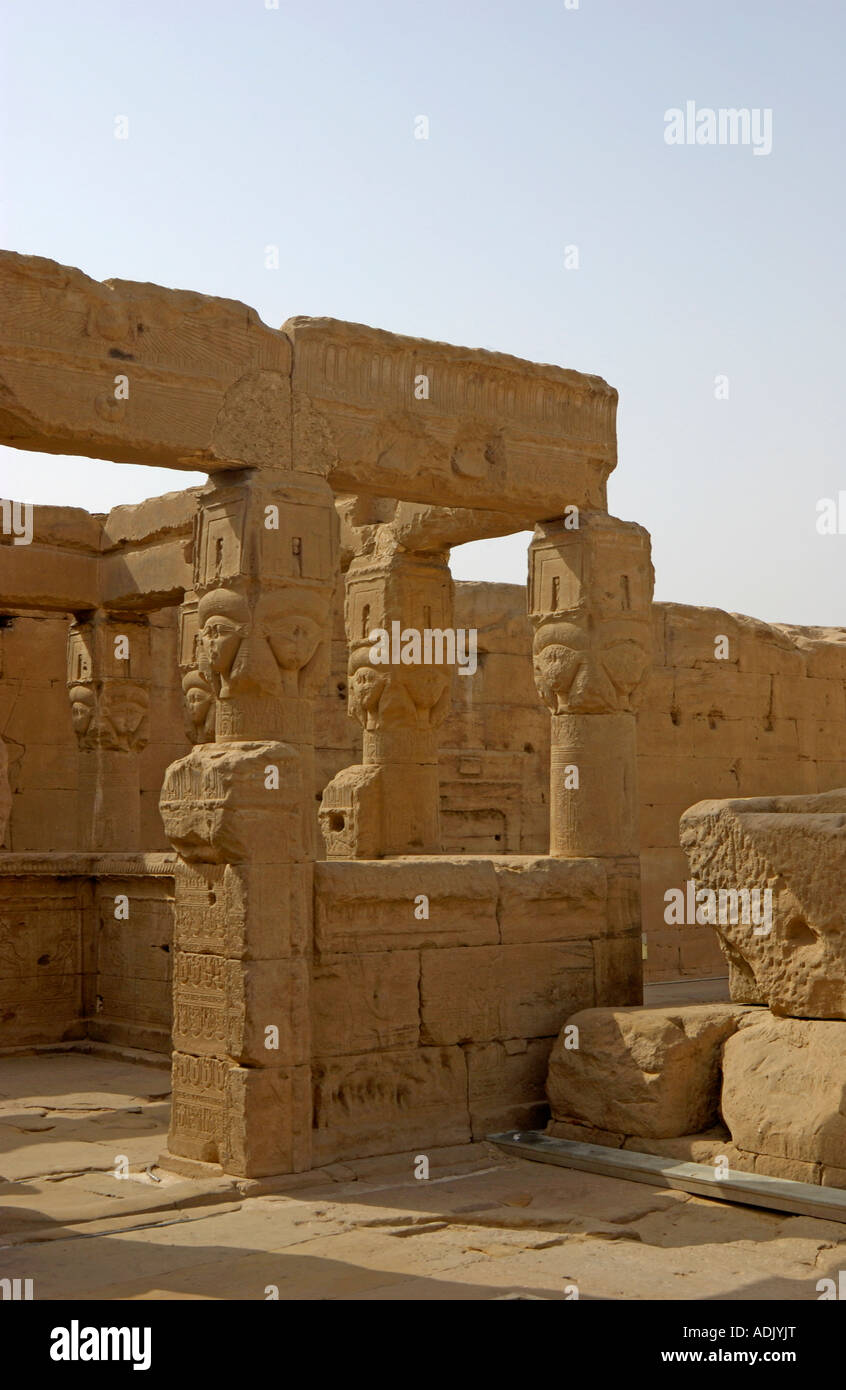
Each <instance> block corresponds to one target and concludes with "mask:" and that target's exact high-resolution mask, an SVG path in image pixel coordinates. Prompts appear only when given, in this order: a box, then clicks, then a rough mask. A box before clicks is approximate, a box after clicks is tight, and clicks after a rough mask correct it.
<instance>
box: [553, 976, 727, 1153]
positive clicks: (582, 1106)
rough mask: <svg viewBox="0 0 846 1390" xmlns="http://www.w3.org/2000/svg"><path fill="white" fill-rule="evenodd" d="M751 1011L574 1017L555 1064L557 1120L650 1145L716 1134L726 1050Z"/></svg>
mask: <svg viewBox="0 0 846 1390" xmlns="http://www.w3.org/2000/svg"><path fill="white" fill-rule="evenodd" d="M747 1012H748V1011H747V1010H745V1009H743V1008H738V1007H737V1006H736V1005H731V1004H688V1005H686V1006H684V1007H682V1008H665V1009H653V1008H647V1009H637V1008H631V1009H629V1008H626V1009H585V1010H583V1011H582V1012H580V1013H577V1014H574V1015H573V1016H572V1017H570V1018H568V1019H567V1026H566V1027H565V1029H564V1030H563V1031H562V1033H561V1035H560V1036H559V1038H558V1041H557V1042H556V1044H555V1046H554V1048H553V1050H552V1056H551V1057H550V1062H549V1077H548V1080H547V1094H548V1096H549V1103H550V1105H551V1107H552V1115H553V1119H555V1120H559V1121H574V1120H575V1121H577V1122H580V1123H583V1124H589V1125H593V1126H594V1127H595V1128H597V1129H603V1130H609V1131H612V1132H613V1133H617V1134H624V1135H642V1136H644V1137H645V1138H650V1139H667V1138H671V1137H674V1136H676V1135H681V1134H695V1133H697V1132H698V1131H700V1130H703V1129H708V1128H709V1126H711V1125H713V1124H714V1123H715V1122H716V1120H717V1118H718V1106H719V1086H720V1051H721V1048H722V1045H723V1043H724V1041H725V1039H726V1038H728V1037H730V1036H731V1034H732V1033H734V1032H735V1031H736V1029H737V1028H738V1026H739V1024H740V1022H741V1020H742V1019H743V1017H744V1014H745V1013H747ZM573 1027H575V1028H577V1029H578V1033H577V1034H575V1033H572V1032H571V1031H570V1030H571V1029H572V1028H573ZM574 1043H576V1044H577V1045H576V1046H574V1045H573V1044H574Z"/></svg>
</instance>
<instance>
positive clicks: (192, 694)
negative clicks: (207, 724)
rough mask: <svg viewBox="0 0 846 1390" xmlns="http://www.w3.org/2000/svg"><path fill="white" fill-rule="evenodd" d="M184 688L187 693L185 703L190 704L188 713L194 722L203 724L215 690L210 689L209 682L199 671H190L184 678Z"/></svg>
mask: <svg viewBox="0 0 846 1390" xmlns="http://www.w3.org/2000/svg"><path fill="white" fill-rule="evenodd" d="M182 689H183V691H184V694H185V703H186V705H187V706H188V713H189V715H190V717H191V723H192V724H198V725H199V724H202V723H203V722H204V720H205V718H206V715H207V714H208V712H209V710H210V708H211V706H212V702H213V701H214V692H213V691H212V690H211V689H210V687H209V685H208V682H207V681H206V680H205V679H204V678H203V677H202V676H201V675H200V673H199V671H190V672H189V674H188V675H187V676H185V677H184V678H183V681H182Z"/></svg>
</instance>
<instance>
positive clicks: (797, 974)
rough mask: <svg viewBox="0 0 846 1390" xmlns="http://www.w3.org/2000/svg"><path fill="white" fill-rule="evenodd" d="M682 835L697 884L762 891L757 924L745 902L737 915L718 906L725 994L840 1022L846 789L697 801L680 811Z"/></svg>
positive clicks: (844, 996)
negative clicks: (727, 977) (727, 974)
mask: <svg viewBox="0 0 846 1390" xmlns="http://www.w3.org/2000/svg"><path fill="white" fill-rule="evenodd" d="M681 842H682V847H683V849H684V850H685V851H686V853H687V855H688V859H689V862H690V869H691V874H692V876H693V878H694V879H695V880H696V883H697V886H698V887H700V888H708V889H711V890H715V891H717V892H719V891H723V892H725V893H730V892H735V893H739V892H742V891H744V890H754V889H757V890H759V892H760V893H762V894H763V893H767V892H768V893H769V894H770V895H771V896H770V898H769V899H767V898H764V897H761V898H760V899H759V906H760V911H759V913H758V914H757V916H758V924H757V925H756V924H755V923H753V921H752V915H753V914H752V911H751V908H752V906H753V903H752V901H751V900H750V904H749V911H748V913H747V914H746V917H747V920H746V921H745V922H744V920H743V915H744V914H743V911H742V903H741V905H740V911H737V912H734V913H732V912H731V911H728V910H727V911H723V912H720V911H718V913H717V916H718V918H719V917H722V918H723V920H722V921H719V920H718V922H717V924H716V926H715V930H716V932H717V934H718V935H719V937H720V940H721V942H722V945H723V950H724V951H725V954H726V955H727V957H728V959H729V962H730V964H731V966H732V974H731V985H732V997H733V998H734V999H736V1000H739V1001H746V1002H758V1003H765V1004H768V1005H769V1007H770V1008H771V1009H772V1010H773V1011H774V1012H775V1013H778V1014H789V1015H793V1016H796V1017H800V1018H842V1019H846V895H844V884H846V791H834V792H823V793H820V794H819V795H817V796H797V797H790V796H783V797H772V798H769V797H768V798H756V799H751V800H748V801H726V802H719V801H705V802H701V803H699V805H697V806H692V807H691V808H690V810H689V811H686V812H685V814H684V816H683V817H682V822H681ZM768 902H769V903H770V911H769V913H768V914H767V915H765V913H766V911H767V903H768ZM727 907H728V908H730V907H731V903H730V902H729V901H728V900H727ZM718 908H719V902H718ZM732 915H734V916H736V917H737V918H738V920H737V921H735V922H731V920H729V919H730V917H731V916H732Z"/></svg>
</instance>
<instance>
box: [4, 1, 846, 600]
mask: <svg viewBox="0 0 846 1390" xmlns="http://www.w3.org/2000/svg"><path fill="white" fill-rule="evenodd" d="M0 15H2V27H3V30H4V40H3V57H2V58H0V120H2V190H3V207H2V214H1V215H0V241H2V243H3V245H5V246H7V247H10V248H12V249H14V250H19V251H28V252H34V253H36V254H39V255H44V256H50V257H52V258H54V259H56V260H58V261H61V262H64V263H66V264H70V265H74V266H79V267H80V268H81V269H82V270H84V271H86V273H88V274H89V275H92V276H94V277H96V278H98V279H106V278H108V277H111V276H117V277H121V278H124V279H137V280H151V281H155V282H158V283H160V284H163V285H171V286H178V287H182V288H187V289H195V290H201V291H205V292H207V293H210V294H219V295H225V296H227V297H232V298H236V299H242V300H244V301H246V302H247V303H248V304H251V305H253V306H254V307H255V308H256V309H257V310H258V312H259V313H260V314H261V316H262V318H263V319H265V321H266V322H267V323H269V324H272V325H274V326H279V325H280V324H281V323H282V322H283V321H284V320H285V319H286V318H287V317H288V316H289V315H292V314H332V315H335V316H337V317H339V318H346V319H352V320H357V321H362V322H365V323H371V324H375V325H378V326H380V327H384V328H389V329H394V330H398V331H401V332H404V333H411V334H417V335H420V336H422V337H430V338H438V339H445V340H447V341H449V342H455V343H462V344H469V345H470V346H474V347H477V346H478V347H489V348H499V349H502V350H504V351H507V352H512V353H516V354H518V355H520V356H524V357H528V358H532V359H535V360H538V361H548V362H557V363H560V364H561V365H563V366H567V367H574V368H576V369H578V370H582V371H589V372H597V373H599V374H600V375H602V376H604V377H605V378H606V379H607V380H608V381H610V382H612V383H613V385H615V386H616V387H617V388H618V390H619V392H620V413H619V443H620V462H619V466H618V469H617V472H616V473H615V474H614V475H613V477H612V479H611V483H610V488H609V501H610V507H611V510H612V511H613V512H615V513H616V514H617V515H619V516H622V517H625V518H627V519H632V520H636V521H639V522H641V523H642V524H643V525H645V526H647V527H648V529H649V530H650V531H651V533H652V537H653V547H654V558H655V565H656V571H657V584H656V596H657V597H659V598H663V599H673V600H676V601H679V602H687V603H701V604H710V605H714V606H718V607H726V608H730V609H734V610H736V611H740V612H747V613H752V614H754V615H756V616H758V617H762V618H767V619H770V620H776V621H779V620H780V621H789V622H800V623H821V624H822V623H829V624H832V623H836V624H846V592H844V590H846V586H845V585H844V582H843V577H844V574H846V534H844V535H842V536H825V537H821V536H819V535H817V533H816V529H815V521H816V503H817V501H818V499H820V498H822V497H825V496H834V495H836V493H837V492H838V490H840V489H846V461H844V450H843V433H844V431H843V415H844V405H843V401H844V391H843V384H842V381H841V372H842V359H843V350H842V346H841V341H842V336H843V330H842V321H843V269H842V260H843V254H844V252H843V230H842V229H843V225H844V193H843V144H844V117H843V109H842V98H841V97H840V95H839V93H840V91H841V89H842V64H843V54H844V39H845V38H846V7H844V6H843V4H842V3H841V0H815V2H812V3H806V4H799V3H789V0H760V3H755V2H754V0H710V2H709V3H708V4H701V5H700V4H692V3H681V2H680V0H643V2H642V3H637V0H580V4H579V8H578V9H576V10H571V9H568V8H566V5H565V3H564V0H525V3H522V4H517V3H510V2H509V0H425V2H423V0H416V2H415V0H378V2H377V0H344V2H342V0H279V9H278V10H268V9H266V8H265V3H264V0H135V3H126V2H125V0H73V3H68V0H38V3H33V0H2V2H1V3H0ZM686 101H694V102H696V104H697V106H698V107H700V108H701V107H706V106H707V107H713V108H718V107H720V106H724V107H725V106H727V107H749V108H754V107H758V108H771V109H772V112H773V118H772V119H773V150H772V153H771V154H769V155H768V156H764V157H760V156H756V155H754V154H753V151H752V149H751V148H750V147H748V146H747V147H742V146H738V147H692V148H690V147H686V146H684V147H673V146H668V145H667V144H665V142H664V138H663V137H664V113H665V111H666V110H667V109H668V108H671V107H683V106H684V104H685V102H686ZM421 114H422V115H426V116H428V118H429V121H430V138H429V139H428V140H426V141H424V140H415V139H414V118H415V117H416V116H418V115H421ZM117 115H126V116H128V117H129V131H130V134H129V139H128V140H116V139H115V138H114V135H113V130H114V119H115V116H117ZM270 243H275V244H278V245H279V247H280V261H281V264H280V268H279V269H278V270H275V271H273V270H266V269H265V268H264V248H265V246H266V245H268V244H270ZM573 244H576V245H577V246H578V248H579V258H580V267H579V269H578V270H567V269H565V265H564V256H565V247H566V246H568V245H573ZM720 374H725V375H727V376H728V378H729V399H728V400H716V399H715V397H714V378H715V377H716V376H717V375H720ZM191 476H192V475H188V476H186V475H181V474H176V473H172V474H168V473H164V472H160V471H158V470H151V469H140V468H137V469H133V468H130V467H128V466H126V465H117V464H114V465H113V464H108V463H100V462H90V463H89V462H87V461H84V460H79V459H63V458H49V457H43V456H38V455H23V454H16V453H14V452H13V451H8V450H4V451H2V453H0V495H3V496H13V497H17V498H22V499H24V500H31V501H35V502H46V501H53V502H61V503H68V504H72V503H75V504H76V505H79V506H84V507H87V508H89V509H90V510H95V511H103V510H107V509H108V507H109V506H111V505H114V504H115V503H116V502H119V501H135V500H140V499H141V498H142V497H144V496H150V495H153V494H155V493H158V492H163V491H168V490H172V489H173V488H178V487H181V486H184V485H185V484H186V483H187V482H188V481H190V480H191ZM843 524H844V528H845V529H846V516H844V520H843ZM453 570H454V573H455V574H456V575H457V577H459V578H464V577H473V578H490V579H509V580H512V581H513V582H522V581H523V579H524V578H525V539H524V538H512V539H511V540H505V541H497V542H488V543H486V544H485V545H483V546H479V547H478V548H476V549H475V550H474V552H473V553H472V554H470V553H469V552H457V553H456V555H455V557H454V565H453Z"/></svg>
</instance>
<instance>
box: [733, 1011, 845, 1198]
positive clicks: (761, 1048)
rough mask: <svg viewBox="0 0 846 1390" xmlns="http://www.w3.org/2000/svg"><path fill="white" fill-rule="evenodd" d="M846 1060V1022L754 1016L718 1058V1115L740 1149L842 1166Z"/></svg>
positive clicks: (767, 1014)
mask: <svg viewBox="0 0 846 1390" xmlns="http://www.w3.org/2000/svg"><path fill="white" fill-rule="evenodd" d="M844 1055H846V1022H843V1021H840V1020H825V1021H811V1020H808V1019H801V1018H774V1017H772V1015H770V1014H769V1013H765V1012H760V1013H758V1012H757V1011H756V1014H755V1015H754V1016H753V1021H750V1022H747V1026H745V1027H744V1028H742V1029H740V1030H739V1031H738V1033H737V1034H736V1035H735V1036H734V1037H731V1038H729V1039H728V1041H727V1042H726V1045H725V1049H724V1053H723V1091H722V1110H723V1116H724V1118H725V1122H726V1124H727V1125H728V1127H729V1129H730V1131H731V1136H732V1139H733V1140H734V1142H735V1144H737V1146H738V1148H741V1149H746V1150H747V1151H749V1152H750V1153H755V1154H760V1155H764V1156H766V1157H767V1158H770V1157H772V1156H775V1157H776V1158H781V1159H790V1160H794V1161H798V1162H800V1163H822V1164H826V1165H828V1166H830V1167H834V1168H846V1113H844V1103H843V1058H844ZM762 1165H763V1160H762ZM756 1171H757V1165H756ZM761 1171H763V1172H767V1171H768V1169H767V1168H766V1167H765V1166H762V1168H761ZM774 1176H776V1177H778V1176H781V1174H778V1173H776V1174H774Z"/></svg>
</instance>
